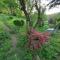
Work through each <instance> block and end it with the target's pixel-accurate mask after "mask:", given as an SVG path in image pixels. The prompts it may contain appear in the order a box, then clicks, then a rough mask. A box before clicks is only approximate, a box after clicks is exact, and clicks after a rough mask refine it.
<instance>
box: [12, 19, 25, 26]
mask: <svg viewBox="0 0 60 60" xmlns="http://www.w3.org/2000/svg"><path fill="white" fill-rule="evenodd" d="M13 23H14V25H16V26H19V27H21V26H23V25H24V21H23V20H21V21H19V20H15V21H13Z"/></svg>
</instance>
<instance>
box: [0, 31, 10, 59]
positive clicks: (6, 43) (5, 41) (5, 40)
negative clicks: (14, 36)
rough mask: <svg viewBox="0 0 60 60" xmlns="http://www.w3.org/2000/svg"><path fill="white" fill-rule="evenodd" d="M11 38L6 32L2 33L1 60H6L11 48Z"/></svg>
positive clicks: (0, 35)
mask: <svg viewBox="0 0 60 60" xmlns="http://www.w3.org/2000/svg"><path fill="white" fill-rule="evenodd" d="M10 44H11V42H10V37H9V35H8V34H7V33H6V32H0V60H6V57H7V55H8V51H9V50H10V48H11V45H10Z"/></svg>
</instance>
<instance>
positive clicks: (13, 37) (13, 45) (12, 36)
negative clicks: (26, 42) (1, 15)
mask: <svg viewBox="0 0 60 60" xmlns="http://www.w3.org/2000/svg"><path fill="white" fill-rule="evenodd" d="M3 29H4V30H5V31H6V32H7V33H8V34H9V36H10V38H11V44H12V48H13V49H16V45H17V35H16V34H12V33H10V32H11V31H12V29H10V28H9V27H8V25H6V24H4V28H3Z"/></svg>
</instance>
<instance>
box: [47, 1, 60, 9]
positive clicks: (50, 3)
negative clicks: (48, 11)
mask: <svg viewBox="0 0 60 60" xmlns="http://www.w3.org/2000/svg"><path fill="white" fill-rule="evenodd" d="M47 5H48V6H49V8H52V7H55V6H56V5H60V0H51V1H50V2H49V3H48V4H47Z"/></svg>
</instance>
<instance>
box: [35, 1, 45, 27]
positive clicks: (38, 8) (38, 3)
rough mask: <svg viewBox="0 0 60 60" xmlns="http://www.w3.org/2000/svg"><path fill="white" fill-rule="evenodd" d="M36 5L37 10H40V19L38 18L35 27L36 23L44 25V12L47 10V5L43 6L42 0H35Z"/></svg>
mask: <svg viewBox="0 0 60 60" xmlns="http://www.w3.org/2000/svg"><path fill="white" fill-rule="evenodd" d="M35 7H36V10H37V12H38V20H37V22H36V24H35V27H36V25H37V24H38V25H39V26H43V25H44V21H43V19H42V18H43V17H42V16H43V14H44V12H45V10H46V6H45V7H44V8H43V7H42V6H41V0H35Z"/></svg>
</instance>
